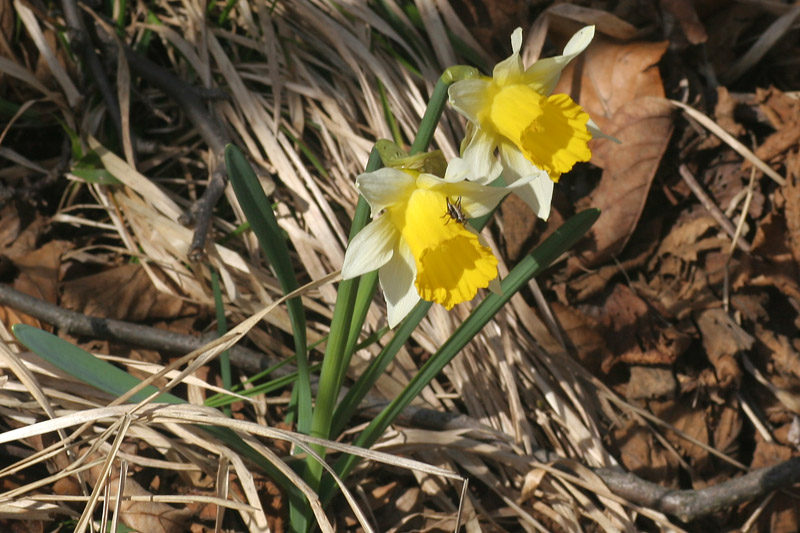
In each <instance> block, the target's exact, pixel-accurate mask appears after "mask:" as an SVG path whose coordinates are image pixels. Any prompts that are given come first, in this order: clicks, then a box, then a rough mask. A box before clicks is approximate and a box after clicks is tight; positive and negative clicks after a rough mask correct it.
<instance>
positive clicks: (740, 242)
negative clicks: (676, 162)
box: [678, 164, 750, 253]
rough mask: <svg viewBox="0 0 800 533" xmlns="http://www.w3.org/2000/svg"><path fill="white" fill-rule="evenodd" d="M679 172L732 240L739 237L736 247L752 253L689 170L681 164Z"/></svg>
mask: <svg viewBox="0 0 800 533" xmlns="http://www.w3.org/2000/svg"><path fill="white" fill-rule="evenodd" d="M678 172H680V174H681V177H682V178H683V180H684V181H685V182H686V184H687V185H688V186H689V188H690V189H691V190H692V192H693V193H694V194H695V196H697V198H698V199H699V200H700V203H702V204H703V207H705V208H706V210H707V211H708V212H709V214H711V216H712V217H714V220H716V221H717V223H718V224H719V225H720V226H722V229H723V230H725V233H727V234H728V235H729V236H730V237H731V239H734V238H737V236H738V239H737V240H736V245H737V246H738V247H739V249H740V250H742V251H743V252H744V253H750V245H749V244H748V243H747V241H745V240H744V239H743V238H742V237H741V235H737V233H736V228H735V227H734V226H733V223H732V222H731V221H730V220H729V219H728V217H726V216H725V213H723V212H722V210H721V209H720V208H719V207H718V206H717V204H715V203H714V201H713V200H712V199H711V198H710V197H709V196H708V194H706V191H704V190H703V188H702V187H701V186H700V184H699V183H698V182H697V179H695V177H694V175H693V174H692V172H691V171H690V170H689V168H688V167H687V166H686V165H684V164H681V165H680V166H679V167H678Z"/></svg>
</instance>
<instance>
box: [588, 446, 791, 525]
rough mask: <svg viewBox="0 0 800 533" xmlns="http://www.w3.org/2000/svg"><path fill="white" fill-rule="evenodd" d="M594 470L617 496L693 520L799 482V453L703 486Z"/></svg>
mask: <svg viewBox="0 0 800 533" xmlns="http://www.w3.org/2000/svg"><path fill="white" fill-rule="evenodd" d="M595 472H596V473H597V475H599V476H600V477H601V478H602V479H603V481H604V482H605V483H606V485H607V486H608V488H609V489H611V491H612V492H614V493H615V494H617V495H618V496H622V497H624V498H626V499H627V500H629V501H631V502H633V503H635V504H638V505H641V506H643V507H649V508H650V509H654V510H656V511H660V512H662V513H666V514H671V515H674V516H677V517H678V518H680V519H681V520H683V521H684V522H691V521H692V520H695V519H697V518H700V517H701V516H705V515H709V514H711V513H715V512H718V511H721V510H724V509H728V508H731V507H733V506H735V505H738V504H740V503H744V502H748V501H752V500H755V499H758V498H761V497H764V496H766V495H768V494H770V493H771V492H773V491H776V490H781V489H786V488H789V487H791V486H792V485H794V484H796V483H800V457H793V458H792V459H789V460H787V461H784V462H782V463H779V464H777V465H773V466H768V467H766V468H760V469H758V470H754V471H752V472H750V473H748V474H745V475H743V476H740V477H737V478H734V479H729V480H727V481H723V482H722V483H718V484H717V485H714V486H711V487H706V488H704V489H700V490H673V489H668V488H665V487H662V486H661V485H657V484H655V483H651V482H649V481H645V480H643V479H641V478H639V477H637V476H635V475H633V474H629V473H625V472H620V471H618V470H612V469H607V468H603V469H598V470H595Z"/></svg>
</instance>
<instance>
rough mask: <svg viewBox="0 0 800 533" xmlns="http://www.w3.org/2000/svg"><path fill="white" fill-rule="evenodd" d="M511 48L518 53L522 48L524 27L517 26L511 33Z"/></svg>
mask: <svg viewBox="0 0 800 533" xmlns="http://www.w3.org/2000/svg"><path fill="white" fill-rule="evenodd" d="M511 50H513V52H514V53H515V54H518V53H519V51H520V50H522V28H517V29H516V30H514V32H513V33H512V34H511Z"/></svg>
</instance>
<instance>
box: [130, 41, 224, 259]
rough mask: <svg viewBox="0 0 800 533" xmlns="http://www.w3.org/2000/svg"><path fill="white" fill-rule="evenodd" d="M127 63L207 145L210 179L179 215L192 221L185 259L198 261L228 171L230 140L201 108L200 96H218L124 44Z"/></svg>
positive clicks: (188, 223)
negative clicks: (180, 111)
mask: <svg viewBox="0 0 800 533" xmlns="http://www.w3.org/2000/svg"><path fill="white" fill-rule="evenodd" d="M125 57H126V58H127V59H128V65H129V66H130V68H131V69H132V70H133V71H134V72H136V73H137V74H138V75H139V76H141V77H142V78H144V79H145V80H147V81H148V82H150V83H152V84H153V85H155V86H156V87H158V88H159V89H161V90H162V91H164V93H165V94H166V95H167V96H169V97H170V98H172V99H173V100H174V101H175V102H176V103H177V104H178V105H179V106H180V107H181V109H183V112H184V113H185V114H186V118H187V119H189V121H190V122H191V123H192V125H193V126H194V127H195V128H197V131H198V133H200V136H201V137H202V138H203V140H204V141H205V142H206V144H207V145H208V147H209V149H210V150H211V153H212V158H213V161H212V162H211V164H210V167H211V168H210V179H209V182H208V186H207V187H206V190H205V191H204V192H203V195H202V196H201V197H200V199H199V200H197V201H196V202H195V203H194V204H192V206H191V207H189V209H188V210H187V211H186V212H185V213H184V214H183V215H182V217H181V223H182V224H185V225H190V224H194V225H195V229H194V236H193V237H192V243H191V245H190V247H189V259H191V260H192V261H200V260H202V259H203V257H204V256H205V252H204V249H205V243H206V237H207V235H208V227H209V224H210V223H211V212H212V210H213V209H214V206H215V205H217V202H219V199H220V198H221V197H222V193H223V192H224V191H225V186H226V185H227V183H228V174H227V171H226V169H225V161H224V158H225V145H226V144H228V143H230V142H231V139H230V136H229V135H228V134H227V133H226V132H225V128H223V127H222V125H221V124H220V123H219V121H218V120H217V119H216V118H215V117H214V116H212V115H211V114H210V113H209V112H208V111H207V110H206V107H205V103H204V98H205V97H208V96H212V97H216V98H218V97H219V93H217V92H209V91H207V90H206V91H201V90H197V89H196V88H194V87H192V86H191V85H188V84H187V83H185V82H184V81H183V80H181V79H180V78H178V77H177V76H175V75H174V74H173V73H172V72H171V71H169V70H168V69H166V68H164V67H162V66H160V65H157V64H155V63H153V62H152V61H150V60H149V59H147V58H146V57H143V56H141V55H139V54H137V53H136V52H134V51H133V50H131V49H130V48H128V47H125Z"/></svg>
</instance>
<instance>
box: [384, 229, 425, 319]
mask: <svg viewBox="0 0 800 533" xmlns="http://www.w3.org/2000/svg"><path fill="white" fill-rule="evenodd" d="M416 277H417V265H416V263H415V262H414V256H413V255H411V250H410V249H409V247H408V245H407V244H406V243H405V241H402V240H401V241H400V242H399V243H398V247H397V251H396V253H395V254H394V256H393V257H392V259H391V261H389V262H388V263H386V266H384V267H383V268H382V269H380V271H379V272H378V278H379V279H380V282H381V289H383V297H384V298H385V299H386V314H387V318H388V320H389V327H390V328H394V327H395V326H396V325H397V324H399V323H400V321H401V320H403V319H404V318H405V317H406V315H407V314H408V313H410V312H411V310H412V309H413V308H414V306H415V305H417V302H419V300H420V298H419V293H418V292H417V288H416V287H415V286H414V279H415V278H416Z"/></svg>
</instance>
